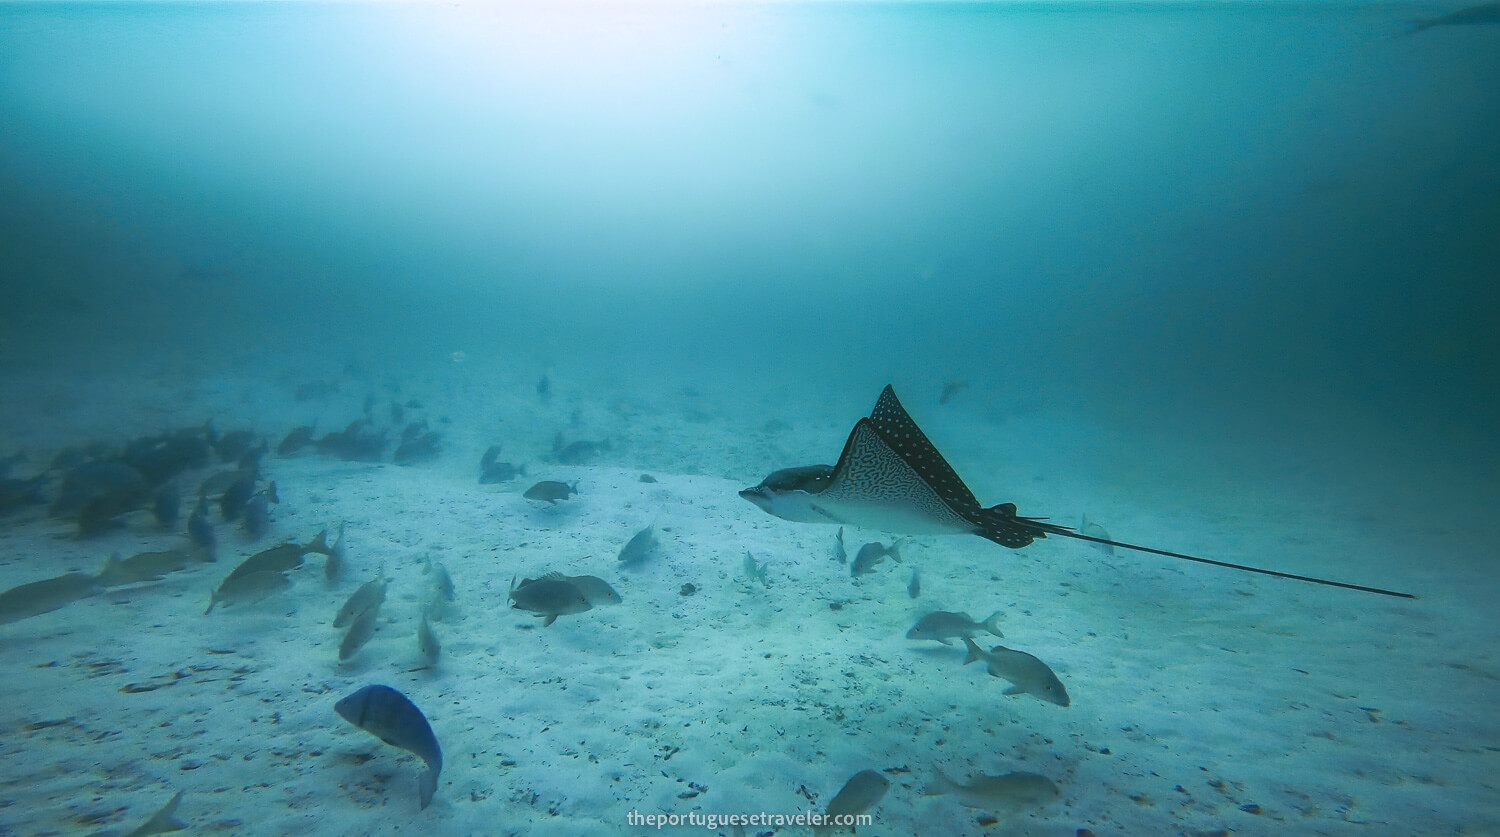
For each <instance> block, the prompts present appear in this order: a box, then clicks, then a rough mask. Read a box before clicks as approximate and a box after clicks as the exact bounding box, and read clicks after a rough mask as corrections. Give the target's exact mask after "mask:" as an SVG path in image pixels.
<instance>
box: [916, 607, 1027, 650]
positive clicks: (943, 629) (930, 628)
mask: <svg viewBox="0 0 1500 837" xmlns="http://www.w3.org/2000/svg"><path fill="white" fill-rule="evenodd" d="M1004 618H1005V614H1003V613H1001V612H1000V611H998V610H997V611H995V612H994V613H991V614H990V616H989V618H988V619H986V620H984V621H983V622H975V621H974V620H973V618H971V617H970V616H969V614H967V613H953V612H951V611H947V610H934V611H933V612H931V613H929V614H927V615H926V616H923V617H922V618H921V619H918V620H917V624H915V625H912V626H911V630H909V631H907V632H906V638H907V639H931V640H936V641H938V642H941V643H942V644H944V645H950V644H951V643H949V642H948V640H949V639H951V638H953V637H956V636H958V637H962V636H974V635H975V634H977V633H979V632H980V631H989V632H990V633H992V634H994V635H995V636H997V637H1000V638H1001V639H1004V638H1005V634H1002V633H1000V620H1001V619H1004Z"/></svg>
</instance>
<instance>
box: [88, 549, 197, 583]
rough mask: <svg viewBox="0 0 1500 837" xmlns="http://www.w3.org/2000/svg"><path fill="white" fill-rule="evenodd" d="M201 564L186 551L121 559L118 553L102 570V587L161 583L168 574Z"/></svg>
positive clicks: (147, 553)
mask: <svg viewBox="0 0 1500 837" xmlns="http://www.w3.org/2000/svg"><path fill="white" fill-rule="evenodd" d="M198 563H201V562H200V561H198V560H197V559H195V558H194V557H193V556H192V555H191V554H189V553H188V551H187V550H185V549H169V550H166V551H164V552H140V553H137V554H135V555H132V556H130V557H129V558H125V559H123V560H122V559H121V558H120V554H119V553H118V552H117V553H115V554H114V555H111V556H110V557H109V560H107V561H105V562H104V569H102V570H100V572H99V576H98V579H97V580H98V583H99V586H100V587H121V586H123V585H126V584H136V583H139V582H142V581H159V580H161V578H162V576H164V575H167V574H168V573H175V572H177V571H178V570H183V569H186V568H187V567H189V566H191V565H193V564H198Z"/></svg>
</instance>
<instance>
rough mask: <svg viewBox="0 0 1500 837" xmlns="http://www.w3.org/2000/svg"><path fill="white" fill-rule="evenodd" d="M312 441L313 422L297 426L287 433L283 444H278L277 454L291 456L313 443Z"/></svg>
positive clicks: (282, 441)
mask: <svg viewBox="0 0 1500 837" xmlns="http://www.w3.org/2000/svg"><path fill="white" fill-rule="evenodd" d="M312 442H313V426H312V425H311V424H304V425H302V426H301V427H295V428H293V429H292V431H291V432H290V433H288V434H286V437H285V438H283V439H282V440H281V444H278V445H277V446H276V455H277V456H291V455H292V454H294V453H296V452H298V451H300V450H302V449H303V448H305V447H307V446H308V445H310V444H312Z"/></svg>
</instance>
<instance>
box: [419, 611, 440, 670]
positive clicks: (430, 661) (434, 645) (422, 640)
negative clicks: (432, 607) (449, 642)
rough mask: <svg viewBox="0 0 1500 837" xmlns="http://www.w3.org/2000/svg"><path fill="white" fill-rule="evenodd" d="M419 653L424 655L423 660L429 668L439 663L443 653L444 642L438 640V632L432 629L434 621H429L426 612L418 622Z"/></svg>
mask: <svg viewBox="0 0 1500 837" xmlns="http://www.w3.org/2000/svg"><path fill="white" fill-rule="evenodd" d="M417 653H419V654H421V655H422V662H423V663H424V664H425V665H426V666H427V667H428V668H431V667H433V666H435V665H437V661H438V657H439V656H440V655H441V654H442V653H443V646H442V643H440V642H438V638H437V633H436V632H435V631H433V630H432V623H431V622H428V621H427V614H425V613H424V614H422V618H421V620H420V621H419V622H418V623H417Z"/></svg>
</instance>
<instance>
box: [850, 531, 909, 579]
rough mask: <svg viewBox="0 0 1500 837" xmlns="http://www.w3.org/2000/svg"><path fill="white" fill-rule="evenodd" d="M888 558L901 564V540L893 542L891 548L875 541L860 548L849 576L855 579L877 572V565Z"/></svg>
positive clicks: (851, 565)
mask: <svg viewBox="0 0 1500 837" xmlns="http://www.w3.org/2000/svg"><path fill="white" fill-rule="evenodd" d="M886 558H890V559H891V560H892V561H895V562H896V563H898V564H899V563H901V541H900V540H896V541H892V542H891V545H890V546H886V545H885V544H883V543H880V542H879V541H873V542H871V543H867V544H865V545H864V546H862V547H860V548H859V552H858V553H856V554H855V556H854V563H852V564H850V565H849V575H850V576H853V577H855V578H858V577H859V576H862V575H869V574H870V573H872V572H875V565H877V564H879V563H880V562H881V561H883V560H885V559H886Z"/></svg>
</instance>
